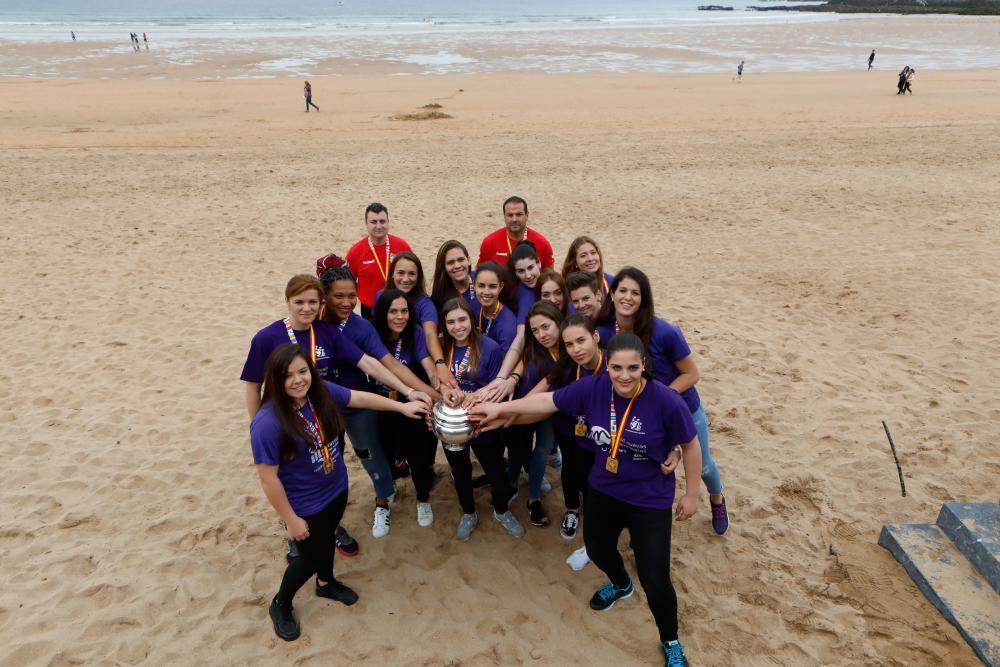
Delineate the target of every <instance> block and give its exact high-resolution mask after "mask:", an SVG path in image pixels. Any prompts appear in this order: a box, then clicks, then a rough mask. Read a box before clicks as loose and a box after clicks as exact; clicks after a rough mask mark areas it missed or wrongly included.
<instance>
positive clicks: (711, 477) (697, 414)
mask: <svg viewBox="0 0 1000 667" xmlns="http://www.w3.org/2000/svg"><path fill="white" fill-rule="evenodd" d="M691 419H693V420H694V428H695V430H696V431H698V444H699V445H701V480H702V481H703V482H705V486H706V487H707V488H708V492H709V493H710V494H712V495H715V496H719V495H722V477H720V476H719V468H718V466H716V465H715V461H713V460H712V453H711V452H710V451H709V449H708V417H707V416H706V415H705V406H703V405H699V406H698V409H697V410H695V411H694V412H692V413H691Z"/></svg>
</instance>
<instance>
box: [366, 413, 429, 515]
mask: <svg viewBox="0 0 1000 667" xmlns="http://www.w3.org/2000/svg"><path fill="white" fill-rule="evenodd" d="M378 434H379V440H380V441H381V442H382V451H383V452H385V455H386V458H387V459H389V465H393V463H394V461H395V460H398V459H401V458H406V460H407V461H408V462H409V464H410V477H411V478H412V479H413V487H414V488H415V489H416V490H417V502H421V503H426V502H428V501H429V500H430V498H431V486H432V485H433V484H434V457H435V456H436V455H437V437H435V436H434V434H433V433H431V432H430V431H429V430H427V424H425V423H424V421H423V420H422V419H408V418H407V417H404V416H403V415H400V414H396V413H394V412H389V413H382V414H381V415H380V416H379V430H378Z"/></svg>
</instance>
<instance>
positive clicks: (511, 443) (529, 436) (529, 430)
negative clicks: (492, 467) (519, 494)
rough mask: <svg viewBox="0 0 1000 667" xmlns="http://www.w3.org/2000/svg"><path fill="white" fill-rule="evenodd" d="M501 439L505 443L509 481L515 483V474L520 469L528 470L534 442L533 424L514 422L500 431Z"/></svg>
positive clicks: (517, 473)
mask: <svg viewBox="0 0 1000 667" xmlns="http://www.w3.org/2000/svg"><path fill="white" fill-rule="evenodd" d="M501 433H503V435H502V436H501V437H502V438H503V440H504V441H505V442H506V443H507V471H508V472H509V473H510V474H509V475H508V477H509V478H510V483H511V484H514V485H516V484H517V476H518V475H520V474H521V470H524V472H528V465H529V463H530V462H531V446H532V445H533V444H534V442H535V425H534V424H515V425H514V426H508V427H507V428H505V429H503V430H502V431H501Z"/></svg>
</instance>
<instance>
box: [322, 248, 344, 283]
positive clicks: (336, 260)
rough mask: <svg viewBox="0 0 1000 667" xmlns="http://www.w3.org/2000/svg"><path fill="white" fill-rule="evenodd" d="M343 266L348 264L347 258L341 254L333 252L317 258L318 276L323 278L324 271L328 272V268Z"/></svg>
mask: <svg viewBox="0 0 1000 667" xmlns="http://www.w3.org/2000/svg"><path fill="white" fill-rule="evenodd" d="M341 266H347V260H345V259H344V258H343V257H341V256H340V255H337V254H336V253H332V252H331V253H329V254H328V255H323V256H322V257H320V258H319V259H317V260H316V277H317V278H322V277H323V273H324V272H326V270H327V269H336V268H339V267H341Z"/></svg>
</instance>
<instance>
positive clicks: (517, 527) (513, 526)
mask: <svg viewBox="0 0 1000 667" xmlns="http://www.w3.org/2000/svg"><path fill="white" fill-rule="evenodd" d="M493 518H494V519H496V520H497V523H499V524H500V525H501V526H503V527H504V529H505V530H506V531H507V532H508V533H510V536H511V537H515V538H518V539H520V538H522V537H524V526H522V525H521V522H520V521H518V520H517V517H516V516H514V515H513V514H512V513H511V512H510V510H507V511H506V512H504V513H503V514H497V513H496V512H493Z"/></svg>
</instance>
